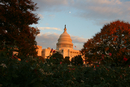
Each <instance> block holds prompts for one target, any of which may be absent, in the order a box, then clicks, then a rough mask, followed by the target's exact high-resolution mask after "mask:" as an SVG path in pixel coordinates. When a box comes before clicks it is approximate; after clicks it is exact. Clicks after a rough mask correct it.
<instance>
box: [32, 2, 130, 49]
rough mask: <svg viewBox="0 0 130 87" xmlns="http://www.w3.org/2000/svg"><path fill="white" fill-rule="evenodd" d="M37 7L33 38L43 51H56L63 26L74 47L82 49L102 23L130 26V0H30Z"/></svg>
mask: <svg viewBox="0 0 130 87" xmlns="http://www.w3.org/2000/svg"><path fill="white" fill-rule="evenodd" d="M32 1H33V2H35V3H37V7H39V8H38V9H37V10H36V11H35V12H34V13H35V14H36V15H37V16H38V17H40V20H39V21H38V24H34V25H32V26H33V27H37V28H38V29H39V30H40V34H39V35H38V36H37V37H36V41H37V44H38V45H40V46H42V48H43V49H44V48H47V47H50V48H53V49H56V43H57V42H58V38H59V36H60V35H61V34H62V33H63V31H64V26H65V25H66V28H67V32H68V34H69V35H70V36H71V39H72V42H73V48H74V49H75V50H81V49H82V48H83V45H84V43H85V42H87V40H88V39H90V38H93V36H94V35H95V34H96V33H98V32H100V30H101V29H102V28H103V26H104V25H105V24H108V23H110V22H113V21H116V20H120V21H124V22H129V23H130V1H129V0H32Z"/></svg>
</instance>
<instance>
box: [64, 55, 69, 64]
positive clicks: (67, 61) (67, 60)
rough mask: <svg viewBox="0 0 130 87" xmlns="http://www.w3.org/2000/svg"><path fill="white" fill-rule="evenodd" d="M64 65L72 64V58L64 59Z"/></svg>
mask: <svg viewBox="0 0 130 87" xmlns="http://www.w3.org/2000/svg"><path fill="white" fill-rule="evenodd" d="M63 63H64V64H68V65H69V64H70V57H65V58H64V59H63Z"/></svg>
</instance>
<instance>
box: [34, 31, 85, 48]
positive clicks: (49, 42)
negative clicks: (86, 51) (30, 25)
mask: <svg viewBox="0 0 130 87" xmlns="http://www.w3.org/2000/svg"><path fill="white" fill-rule="evenodd" d="M59 36H60V34H57V33H41V34H39V35H38V36H37V37H36V41H37V44H38V45H40V46H42V48H47V47H50V48H54V49H56V43H57V42H58V39H59ZM71 39H72V42H73V45H74V47H73V48H74V49H76V50H80V49H81V48H82V47H83V44H84V42H86V41H87V39H85V38H82V37H78V36H71ZM75 46H76V48H75Z"/></svg>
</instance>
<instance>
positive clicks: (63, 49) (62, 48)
mask: <svg viewBox="0 0 130 87" xmlns="http://www.w3.org/2000/svg"><path fill="white" fill-rule="evenodd" d="M53 50H55V51H56V52H59V53H61V54H62V55H63V57H64V58H65V57H70V60H71V58H73V57H75V56H77V55H81V53H80V51H79V50H74V49H73V43H72V39H71V37H70V35H69V34H68V33H67V28H66V25H65V28H64V32H63V33H62V34H61V35H60V37H59V39H58V42H57V43H56V49H53ZM51 51H52V49H50V48H49V47H48V48H45V49H42V51H41V50H40V51H38V52H40V53H41V56H42V57H44V58H47V57H48V56H50V55H52V54H51ZM40 53H39V54H40ZM52 53H53V52H52Z"/></svg>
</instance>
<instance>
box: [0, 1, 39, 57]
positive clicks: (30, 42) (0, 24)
mask: <svg viewBox="0 0 130 87" xmlns="http://www.w3.org/2000/svg"><path fill="white" fill-rule="evenodd" d="M36 9H37V7H36V4H35V3H34V2H32V0H1V1H0V11H1V12H0V45H1V48H0V49H3V48H4V46H8V47H10V46H11V47H14V48H18V52H19V55H27V54H29V55H32V56H36V54H37V53H36V48H37V47H36V41H35V37H36V35H37V34H39V30H38V29H37V28H34V27H31V26H30V25H32V24H36V23H37V21H38V20H39V18H38V17H37V15H35V14H34V13H33V12H32V11H35V10H36Z"/></svg>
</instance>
